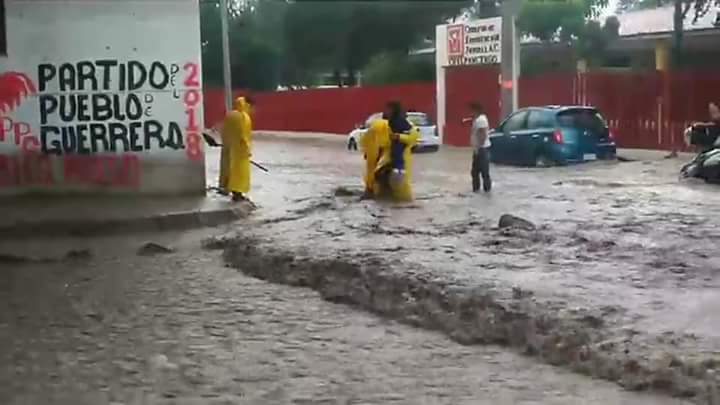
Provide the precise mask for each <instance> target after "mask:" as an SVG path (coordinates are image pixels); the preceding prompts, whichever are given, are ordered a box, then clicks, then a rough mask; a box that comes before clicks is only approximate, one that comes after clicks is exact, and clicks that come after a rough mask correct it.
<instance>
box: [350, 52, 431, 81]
mask: <svg viewBox="0 0 720 405" xmlns="http://www.w3.org/2000/svg"><path fill="white" fill-rule="evenodd" d="M362 77H363V84H370V85H384V84H398V83H408V82H428V81H433V80H435V63H434V62H431V61H421V60H410V58H408V55H407V54H406V53H405V54H403V53H399V52H396V53H389V52H384V53H380V54H377V55H375V56H373V57H372V59H370V62H369V63H368V64H367V65H366V66H365V68H364V69H363V70H362Z"/></svg>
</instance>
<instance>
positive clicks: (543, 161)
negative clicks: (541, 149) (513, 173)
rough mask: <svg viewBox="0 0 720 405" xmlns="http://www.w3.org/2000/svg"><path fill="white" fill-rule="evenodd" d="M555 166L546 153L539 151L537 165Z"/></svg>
mask: <svg viewBox="0 0 720 405" xmlns="http://www.w3.org/2000/svg"><path fill="white" fill-rule="evenodd" d="M550 166H553V161H552V160H550V159H549V158H548V157H547V156H545V154H544V153H538V154H537V155H536V156H535V167H550Z"/></svg>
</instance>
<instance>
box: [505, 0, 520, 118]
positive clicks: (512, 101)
mask: <svg viewBox="0 0 720 405" xmlns="http://www.w3.org/2000/svg"><path fill="white" fill-rule="evenodd" d="M521 7H522V1H521V0H506V1H504V2H503V4H502V39H501V41H502V49H501V53H502V59H501V61H500V71H501V74H500V76H501V86H502V87H501V90H500V91H501V100H502V115H503V117H505V116H507V115H508V114H510V113H512V112H513V111H515V110H517V108H518V76H519V74H520V35H519V32H518V30H517V28H516V26H515V21H516V18H517V15H518V14H519V13H520V8H521Z"/></svg>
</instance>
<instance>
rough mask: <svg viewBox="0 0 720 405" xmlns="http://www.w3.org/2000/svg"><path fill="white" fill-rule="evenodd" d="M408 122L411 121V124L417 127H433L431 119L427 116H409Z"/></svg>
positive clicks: (414, 114)
mask: <svg viewBox="0 0 720 405" xmlns="http://www.w3.org/2000/svg"><path fill="white" fill-rule="evenodd" d="M407 118H408V121H410V123H411V124H413V125H415V126H416V127H427V126H430V125H432V123H431V122H430V118H429V117H428V116H427V114H417V113H413V114H408V115H407Z"/></svg>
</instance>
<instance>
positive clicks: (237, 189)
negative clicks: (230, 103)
mask: <svg viewBox="0 0 720 405" xmlns="http://www.w3.org/2000/svg"><path fill="white" fill-rule="evenodd" d="M250 114H251V106H250V104H249V103H248V102H247V100H246V99H245V97H238V98H237V99H236V100H235V105H234V109H233V111H231V112H230V113H229V114H228V115H227V117H225V121H224V122H223V128H222V139H223V149H226V150H227V152H226V153H227V156H226V157H227V158H226V162H227V163H225V164H226V173H227V188H226V190H227V191H228V192H230V193H231V194H232V198H233V201H240V200H246V199H247V194H248V193H249V192H250V172H251V170H250V169H251V168H250V157H251V156H252V152H251V150H252V118H251V116H250ZM220 171H221V181H222V176H223V173H222V171H223V168H222V157H221V169H220ZM221 188H222V184H221Z"/></svg>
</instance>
